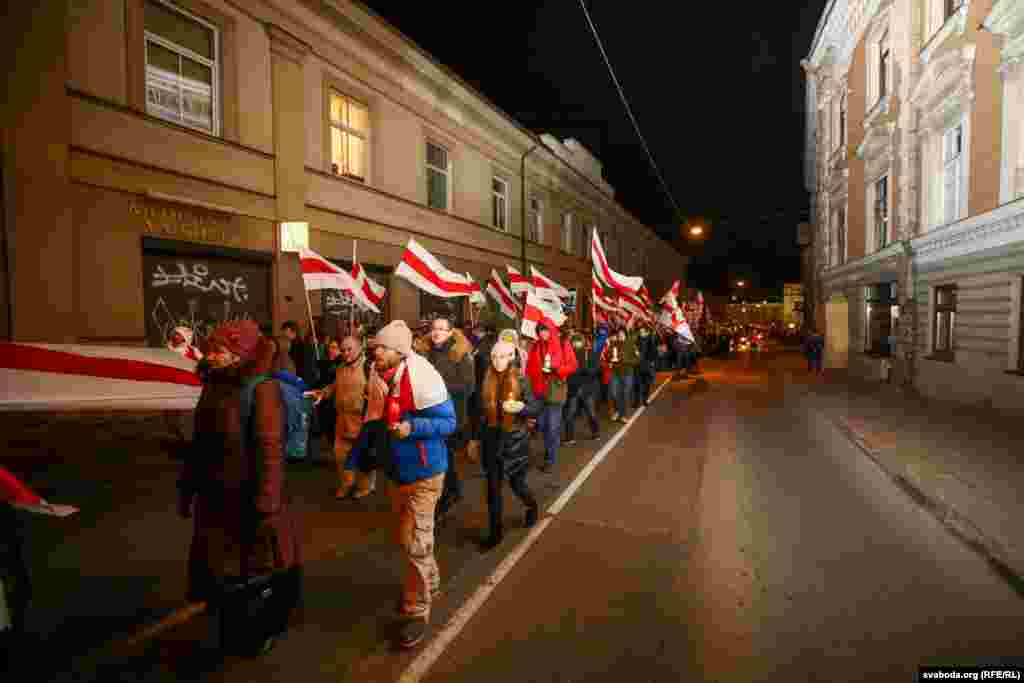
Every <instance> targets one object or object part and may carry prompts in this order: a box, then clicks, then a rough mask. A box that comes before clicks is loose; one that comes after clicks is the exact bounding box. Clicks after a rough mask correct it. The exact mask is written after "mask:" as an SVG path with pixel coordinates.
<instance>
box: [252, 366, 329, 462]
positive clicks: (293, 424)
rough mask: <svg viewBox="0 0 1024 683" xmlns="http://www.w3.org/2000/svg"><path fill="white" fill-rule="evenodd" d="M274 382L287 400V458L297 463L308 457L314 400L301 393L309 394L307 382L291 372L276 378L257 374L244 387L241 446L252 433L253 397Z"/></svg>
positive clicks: (275, 375)
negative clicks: (258, 388) (260, 387)
mask: <svg viewBox="0 0 1024 683" xmlns="http://www.w3.org/2000/svg"><path fill="white" fill-rule="evenodd" d="M270 379H273V380H275V381H277V385H278V386H279V387H280V388H281V398H282V399H283V400H284V413H285V415H284V416H285V420H284V422H285V428H284V457H286V458H288V459H289V460H297V459H301V458H304V457H306V445H307V443H308V442H309V423H310V419H311V416H312V413H313V401H312V400H311V399H307V398H305V397H304V396H303V395H302V394H303V393H304V392H306V391H308V388H307V387H306V383H305V382H303V381H302V379H300V378H299V377H296V376H295V375H293V374H292V373H290V372H286V371H283V370H282V371H279V372H275V373H274V374H273V375H256V376H255V377H253V378H251V379H250V380H249V381H248V382H246V383H245V384H244V385H243V386H242V408H241V418H242V425H243V428H242V445H243V446H244V445H245V439H246V437H247V436H248V434H249V433H250V430H249V427H248V425H249V420H250V418H251V416H252V404H253V397H254V395H255V393H256V385H257V384H259V383H261V382H265V381H267V380H270Z"/></svg>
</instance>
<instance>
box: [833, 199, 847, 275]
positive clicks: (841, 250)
mask: <svg viewBox="0 0 1024 683" xmlns="http://www.w3.org/2000/svg"><path fill="white" fill-rule="evenodd" d="M832 220H833V227H832V234H833V235H834V236H835V239H834V240H833V242H832V245H833V252H832V265H834V266H841V265H842V264H843V263H845V262H846V207H845V206H841V207H839V208H838V209H836V212H835V213H834V214H833V219H832Z"/></svg>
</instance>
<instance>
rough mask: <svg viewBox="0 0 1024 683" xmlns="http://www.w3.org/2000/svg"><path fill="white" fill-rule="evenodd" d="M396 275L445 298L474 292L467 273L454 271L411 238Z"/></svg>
mask: <svg viewBox="0 0 1024 683" xmlns="http://www.w3.org/2000/svg"><path fill="white" fill-rule="evenodd" d="M395 275H397V276H399V277H401V278H404V279H405V280H408V281H409V282H411V283H412V284H413V285H414V286H415V287H416V288H417V289H422V290H423V291H424V292H429V293H430V294H433V295H434V296H439V297H441V298H444V299H453V298H455V297H460V296H470V295H471V294H473V283H471V282H470V279H469V278H468V277H467V276H465V275H460V274H459V273H455V272H452V271H450V270H448V269H447V268H445V267H444V266H443V265H441V262H440V261H438V260H437V258H435V257H434V255H433V254H431V253H430V252H429V251H427V250H426V249H424V248H423V246H422V245H421V244H419V243H418V242H417V241H416V240H414V239H410V240H409V244H407V245H406V247H405V253H404V254H402V262H401V263H399V264H398V267H397V268H395Z"/></svg>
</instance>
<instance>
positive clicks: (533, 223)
mask: <svg viewBox="0 0 1024 683" xmlns="http://www.w3.org/2000/svg"><path fill="white" fill-rule="evenodd" d="M526 225H527V230H526V241H527V242H533V243H534V244H543V243H544V200H543V199H542V198H540V197H538V196H537V195H531V196H530V197H529V198H528V199H527V206H526ZM533 233H536V234H533Z"/></svg>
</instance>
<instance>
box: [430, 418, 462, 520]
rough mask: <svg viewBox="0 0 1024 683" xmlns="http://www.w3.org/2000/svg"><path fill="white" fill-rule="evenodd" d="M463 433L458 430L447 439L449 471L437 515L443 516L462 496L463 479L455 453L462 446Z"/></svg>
mask: <svg viewBox="0 0 1024 683" xmlns="http://www.w3.org/2000/svg"><path fill="white" fill-rule="evenodd" d="M462 443H463V440H462V434H461V432H458V431H456V432H455V433H454V434H452V435H451V436H449V437H448V438H447V439H446V440H445V444H446V445H447V446H448V471H447V472H445V474H444V487H443V488H442V489H441V497H440V498H439V499H438V500H437V510H436V515H437V516H438V517H442V516H444V515H445V513H447V512H448V510H449V509H451V507H452V505H454V504H455V501H457V500H458V499H459V498H461V497H462V481H461V480H460V479H459V469H458V462H457V461H456V458H455V453H456V452H457V451H458V449H459V448H461V447H462Z"/></svg>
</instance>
